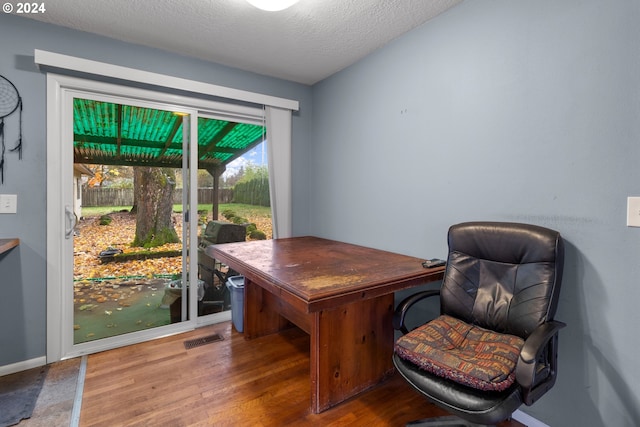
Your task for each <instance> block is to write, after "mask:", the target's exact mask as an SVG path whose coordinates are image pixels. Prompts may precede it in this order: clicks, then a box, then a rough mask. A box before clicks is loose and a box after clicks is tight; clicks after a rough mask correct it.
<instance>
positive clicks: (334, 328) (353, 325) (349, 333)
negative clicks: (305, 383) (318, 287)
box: [311, 294, 394, 413]
mask: <svg viewBox="0 0 640 427" xmlns="http://www.w3.org/2000/svg"><path fill="white" fill-rule="evenodd" d="M392 316H393V294H389V295H382V296H380V297H377V298H373V299H368V300H363V301H358V302H355V303H352V304H348V305H345V306H342V307H339V308H336V309H331V310H324V311H321V312H318V313H314V318H313V320H312V333H311V393H312V398H311V400H312V402H311V403H312V411H313V412H314V413H319V412H322V411H324V410H325V409H328V408H330V407H332V406H334V405H336V404H338V403H340V402H342V401H344V400H346V399H348V398H350V397H352V396H354V395H356V394H358V393H360V392H362V391H364V390H366V389H368V388H370V387H372V386H374V385H376V384H378V383H380V382H382V381H384V380H385V379H386V378H387V377H388V376H390V375H391V374H392V373H393V364H392V362H391V357H392V354H393V337H394V335H393V326H392V323H391V322H392Z"/></svg>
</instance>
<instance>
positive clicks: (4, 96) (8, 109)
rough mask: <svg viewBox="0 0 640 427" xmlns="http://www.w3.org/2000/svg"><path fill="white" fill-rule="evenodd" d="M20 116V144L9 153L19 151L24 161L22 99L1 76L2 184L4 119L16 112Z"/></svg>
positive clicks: (1, 175)
mask: <svg viewBox="0 0 640 427" xmlns="http://www.w3.org/2000/svg"><path fill="white" fill-rule="evenodd" d="M16 111H17V112H18V113H19V115H20V119H19V121H20V130H19V136H18V143H17V144H16V146H15V147H13V148H11V149H9V151H17V152H18V158H19V159H22V98H20V94H19V93H18V89H16V87H15V86H14V85H13V83H11V82H10V81H9V80H7V79H6V78H5V77H3V76H0V145H1V147H0V184H4V161H5V158H4V155H5V131H4V119H5V118H6V117H9V116H10V115H12V114H13V113H15V112H16Z"/></svg>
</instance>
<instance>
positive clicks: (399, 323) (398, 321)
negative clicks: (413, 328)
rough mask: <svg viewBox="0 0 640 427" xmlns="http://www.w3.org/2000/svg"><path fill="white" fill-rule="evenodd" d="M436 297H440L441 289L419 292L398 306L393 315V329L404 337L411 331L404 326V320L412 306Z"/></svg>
mask: <svg viewBox="0 0 640 427" xmlns="http://www.w3.org/2000/svg"><path fill="white" fill-rule="evenodd" d="M434 296H440V289H434V290H429V291H422V292H417V293H415V294H413V295H410V296H408V297H406V298H405V299H403V300H402V301H401V302H400V304H398V306H397V307H396V310H395V312H394V313H393V328H394V329H396V330H399V331H401V332H402V334H403V335H404V334H406V333H408V332H409V330H408V329H407V327H406V326H405V324H404V318H405V316H406V315H407V311H409V309H410V308H411V306H413V305H414V304H415V303H417V302H418V301H421V300H423V299H425V298H430V297H434Z"/></svg>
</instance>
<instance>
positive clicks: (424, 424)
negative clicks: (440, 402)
mask: <svg viewBox="0 0 640 427" xmlns="http://www.w3.org/2000/svg"><path fill="white" fill-rule="evenodd" d="M406 427H493V426H489V425H487V424H476V423H472V422H471V421H466V420H463V419H462V418H458V417H456V416H454V415H447V416H443V417H434V418H425V419H423V420H417V421H411V422H409V423H407V424H406Z"/></svg>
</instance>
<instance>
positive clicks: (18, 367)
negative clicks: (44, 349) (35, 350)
mask: <svg viewBox="0 0 640 427" xmlns="http://www.w3.org/2000/svg"><path fill="white" fill-rule="evenodd" d="M46 364H47V357H46V356H42V357H36V358H35V359H31V360H23V361H22V362H18V363H12V364H11V365H4V366H0V377H1V376H3V375H9V374H15V373H16V372H22V371H26V370H27V369H31V368H37V367H38V366H44V365H46Z"/></svg>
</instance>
